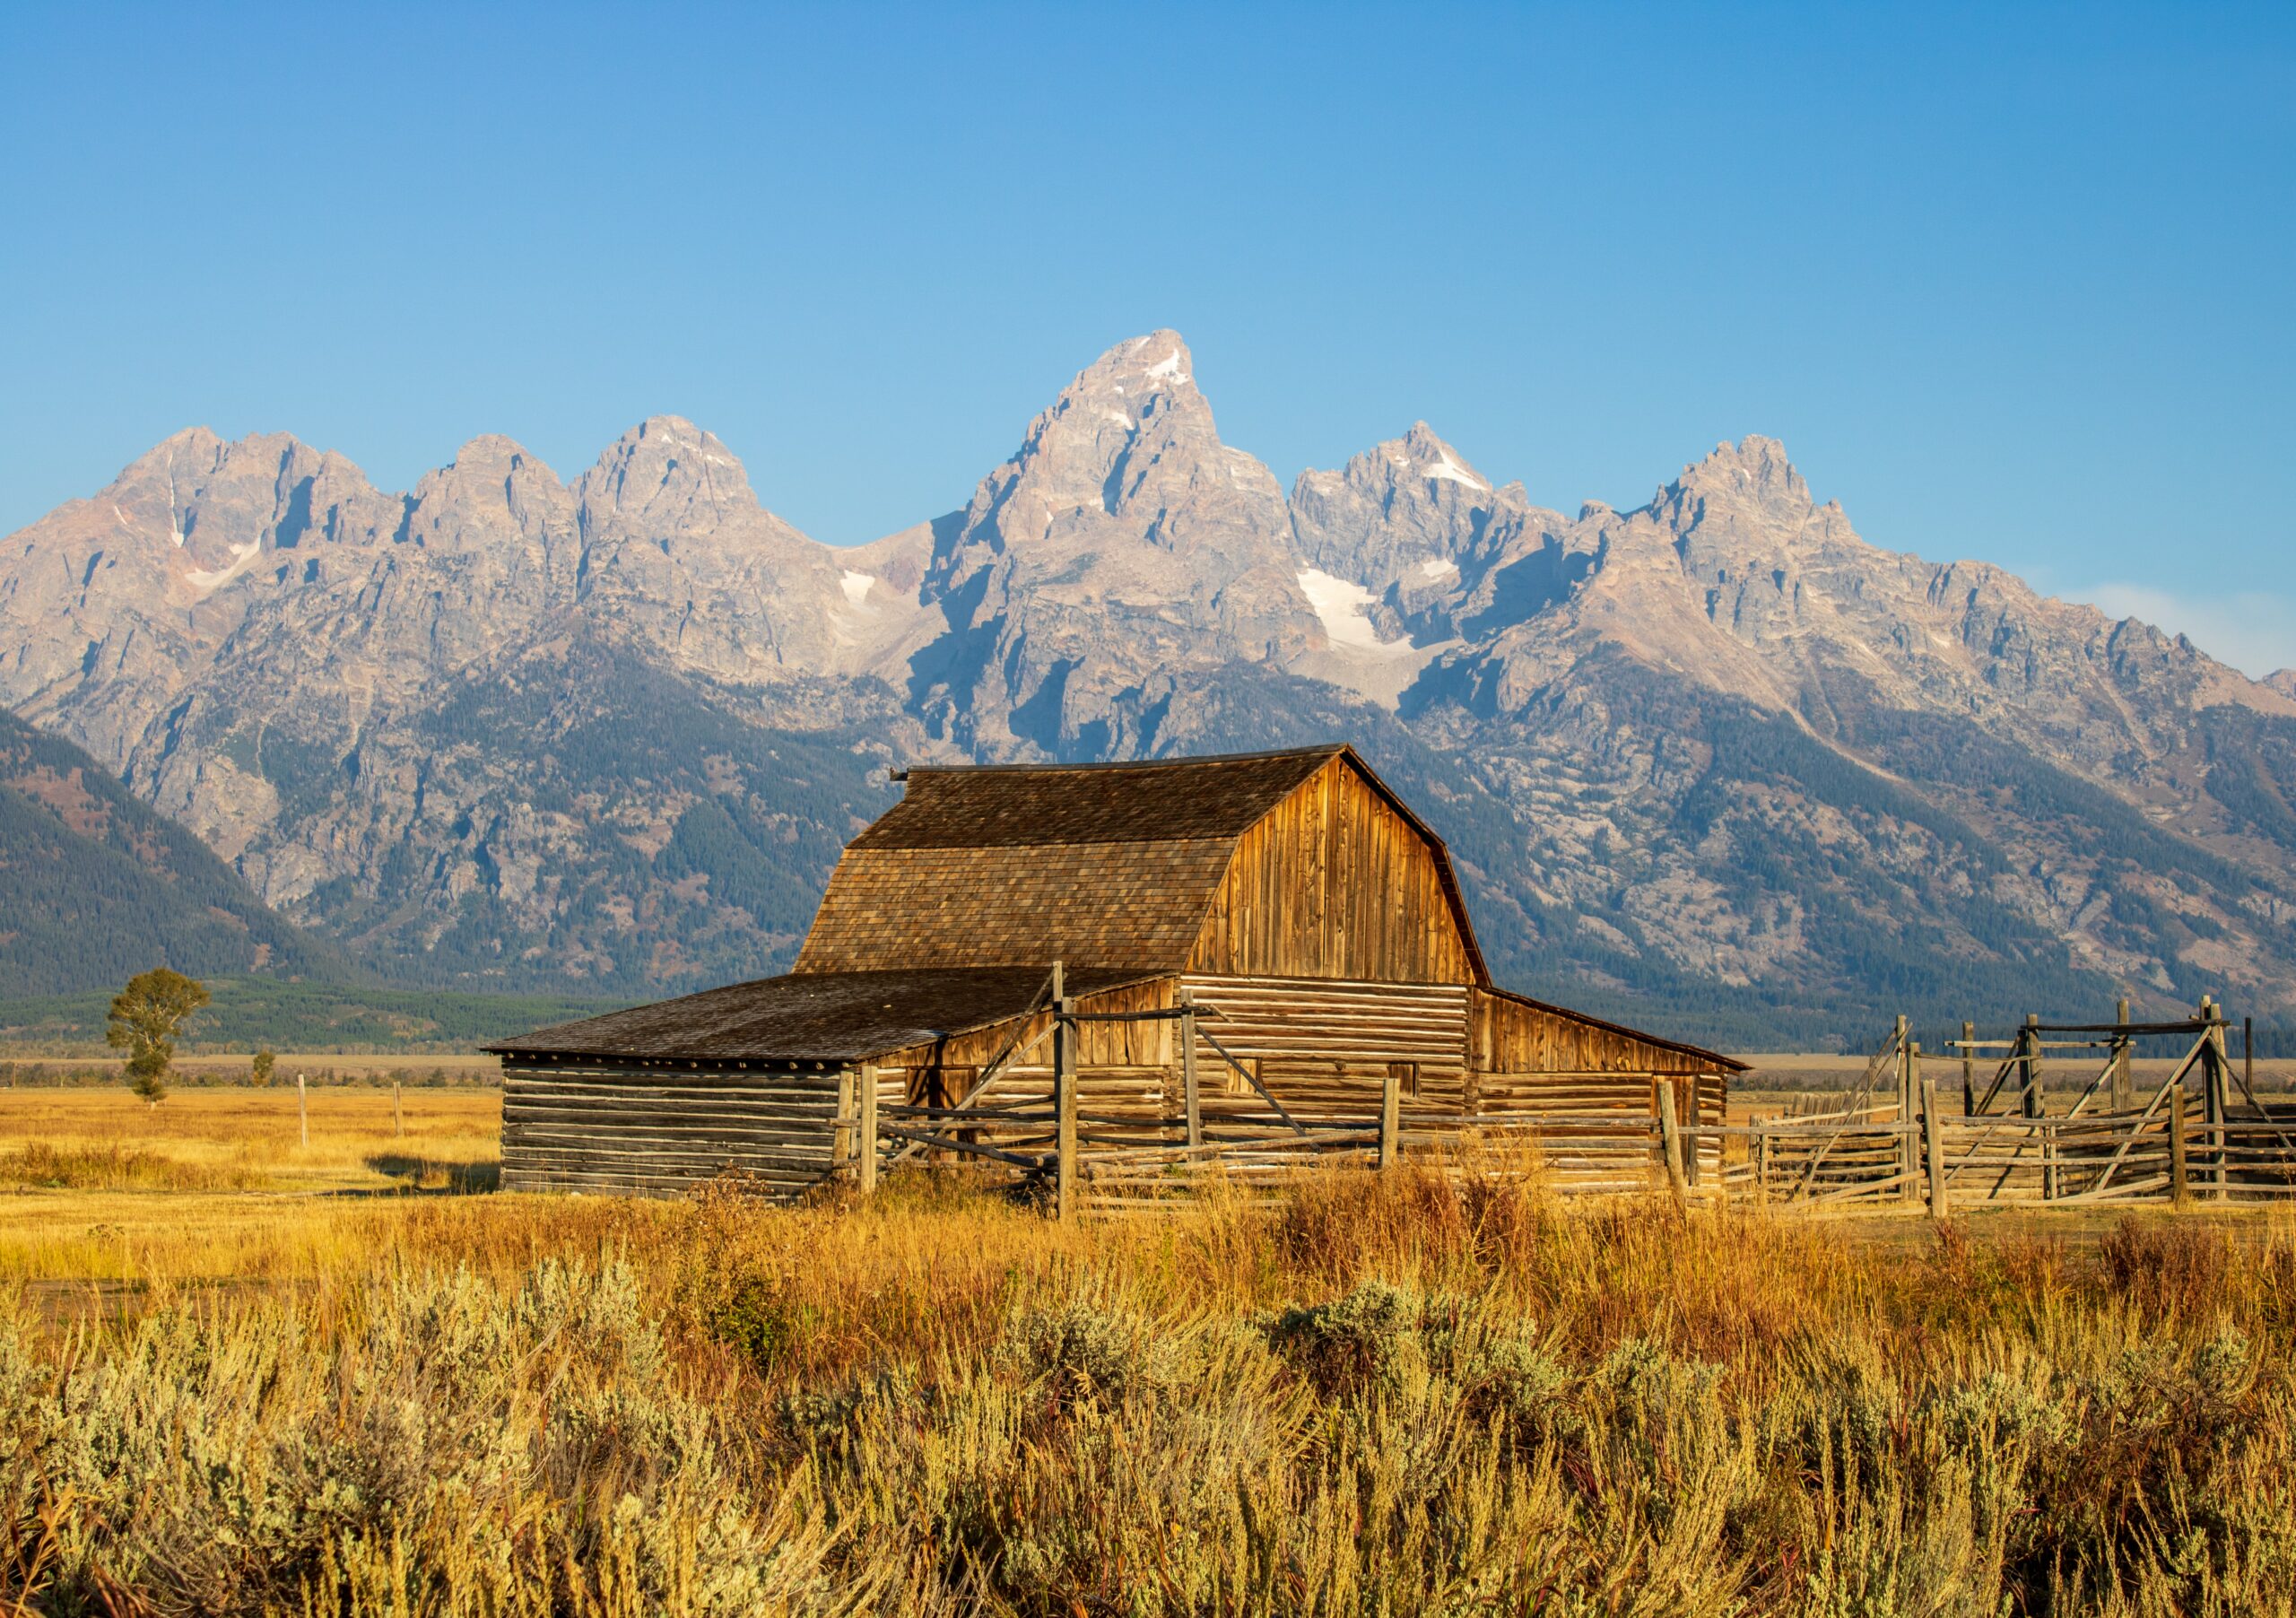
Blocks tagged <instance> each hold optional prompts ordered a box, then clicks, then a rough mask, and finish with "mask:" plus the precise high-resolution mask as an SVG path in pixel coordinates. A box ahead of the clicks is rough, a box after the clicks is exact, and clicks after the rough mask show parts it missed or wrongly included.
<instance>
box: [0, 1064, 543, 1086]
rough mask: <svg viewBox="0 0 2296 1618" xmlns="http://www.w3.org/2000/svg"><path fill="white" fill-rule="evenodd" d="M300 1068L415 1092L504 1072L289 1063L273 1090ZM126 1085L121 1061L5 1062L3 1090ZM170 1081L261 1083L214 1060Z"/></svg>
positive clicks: (485, 1082)
mask: <svg viewBox="0 0 2296 1618" xmlns="http://www.w3.org/2000/svg"><path fill="white" fill-rule="evenodd" d="M298 1071H300V1073H301V1074H302V1075H303V1082H304V1083H306V1084H308V1085H309V1086H311V1087H313V1088H317V1087H319V1086H321V1085H328V1086H333V1087H335V1088H337V1089H347V1088H350V1087H352V1086H356V1085H380V1084H401V1085H404V1086H405V1087H406V1088H407V1089H410V1090H489V1089H491V1088H493V1087H494V1086H495V1085H496V1084H498V1083H500V1073H499V1072H498V1071H497V1070H496V1069H494V1068H492V1067H487V1066H469V1067H437V1066H432V1067H422V1066H406V1067H343V1068H337V1067H303V1068H300V1069H290V1068H287V1067H281V1068H279V1069H277V1070H276V1071H274V1073H273V1074H272V1075H271V1084H270V1088H271V1089H274V1090H281V1089H285V1090H292V1089H294V1088H295V1074H296V1073H297V1072H298ZM123 1083H126V1079H125V1077H123V1075H122V1072H121V1064H120V1063H118V1062H117V1061H113V1062H91V1061H54V1062H18V1061H0V1088H4V1089H8V1090H33V1089H40V1088H47V1089H51V1090H59V1089H63V1090H68V1089H95V1088H98V1087H100V1086H102V1085H106V1084H123ZM168 1084H169V1087H170V1089H175V1090H229V1089H232V1088H252V1087H255V1086H256V1085H257V1080H256V1077H255V1075H254V1074H253V1073H251V1072H250V1071H248V1069H247V1068H245V1067H240V1066H219V1065H217V1064H213V1063H208V1064H204V1065H201V1066H177V1067H175V1068H172V1069H171V1070H170V1072H169V1074H168Z"/></svg>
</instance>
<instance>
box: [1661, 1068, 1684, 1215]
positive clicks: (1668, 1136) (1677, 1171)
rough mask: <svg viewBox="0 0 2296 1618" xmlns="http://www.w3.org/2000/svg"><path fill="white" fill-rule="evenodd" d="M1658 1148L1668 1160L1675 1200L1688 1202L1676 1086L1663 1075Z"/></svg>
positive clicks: (1668, 1175) (1667, 1174)
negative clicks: (1677, 1111)
mask: <svg viewBox="0 0 2296 1618" xmlns="http://www.w3.org/2000/svg"><path fill="white" fill-rule="evenodd" d="M1658 1150H1659V1153H1661V1154H1662V1155H1663V1156H1664V1157H1665V1161H1666V1184H1667V1186H1668V1187H1669V1188H1671V1189H1672V1190H1673V1192H1674V1200H1675V1201H1676V1202H1687V1201H1688V1200H1689V1199H1690V1191H1689V1187H1686V1186H1684V1185H1683V1135H1682V1130H1681V1129H1680V1127H1677V1126H1676V1124H1675V1122H1674V1084H1673V1083H1672V1081H1670V1080H1668V1079H1666V1078H1665V1076H1663V1075H1661V1076H1660V1078H1659V1080H1658Z"/></svg>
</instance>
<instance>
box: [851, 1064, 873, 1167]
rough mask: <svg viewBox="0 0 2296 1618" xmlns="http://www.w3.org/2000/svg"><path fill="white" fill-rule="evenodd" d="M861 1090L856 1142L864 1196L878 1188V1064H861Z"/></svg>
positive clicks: (859, 1081)
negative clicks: (859, 1120)
mask: <svg viewBox="0 0 2296 1618" xmlns="http://www.w3.org/2000/svg"><path fill="white" fill-rule="evenodd" d="M857 1078H858V1084H857V1088H858V1089H859V1090H860V1092H861V1127H860V1129H859V1131H858V1132H857V1133H858V1139H857V1141H856V1142H855V1146H856V1149H857V1152H858V1153H859V1155H860V1159H861V1161H860V1181H861V1192H862V1195H863V1196H867V1195H868V1194H869V1193H870V1192H872V1191H874V1190H875V1189H876V1188H877V1065H876V1064H875V1063H874V1062H864V1063H862V1064H861V1071H860V1073H859V1074H858V1075H857Z"/></svg>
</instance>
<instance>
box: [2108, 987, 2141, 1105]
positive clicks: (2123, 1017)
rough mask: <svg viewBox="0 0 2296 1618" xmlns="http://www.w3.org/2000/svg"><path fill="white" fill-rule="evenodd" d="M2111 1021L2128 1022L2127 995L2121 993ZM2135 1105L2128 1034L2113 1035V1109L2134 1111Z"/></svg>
mask: <svg viewBox="0 0 2296 1618" xmlns="http://www.w3.org/2000/svg"><path fill="white" fill-rule="evenodd" d="M2113 1021H2114V1022H2118V1023H2120V1024H2121V1025H2123V1026H2124V1027H2126V1025H2127V1022H2128V996H2126V995H2123V996H2121V997H2120V1000H2119V1002H2118V1004H2117V1005H2115V1006H2114V1007H2113ZM2135 1107H2136V1087H2135V1083H2134V1082H2133V1080H2132V1078H2131V1075H2130V1073H2129V1064H2128V1036H2127V1035H2126V1034H2115V1035H2114V1036H2113V1110H2114V1111H2115V1112H2130V1111H2134V1110H2135Z"/></svg>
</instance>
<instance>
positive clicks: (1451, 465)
mask: <svg viewBox="0 0 2296 1618" xmlns="http://www.w3.org/2000/svg"><path fill="white" fill-rule="evenodd" d="M1427 475H1428V477H1430V478H1431V479H1432V478H1442V479H1444V480H1445V481H1447V482H1449V483H1465V485H1466V486H1467V487H1468V488H1470V489H1488V488H1490V487H1491V485H1490V484H1489V483H1484V482H1483V480H1482V479H1481V478H1479V477H1477V476H1475V474H1474V473H1472V472H1469V471H1468V470H1467V469H1466V468H1465V466H1462V465H1459V464H1458V462H1457V461H1455V460H1453V459H1452V458H1451V453H1450V451H1449V450H1448V449H1447V450H1445V451H1443V453H1442V454H1441V455H1439V456H1438V457H1436V460H1435V464H1434V465H1432V466H1430V467H1428V468H1427Z"/></svg>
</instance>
